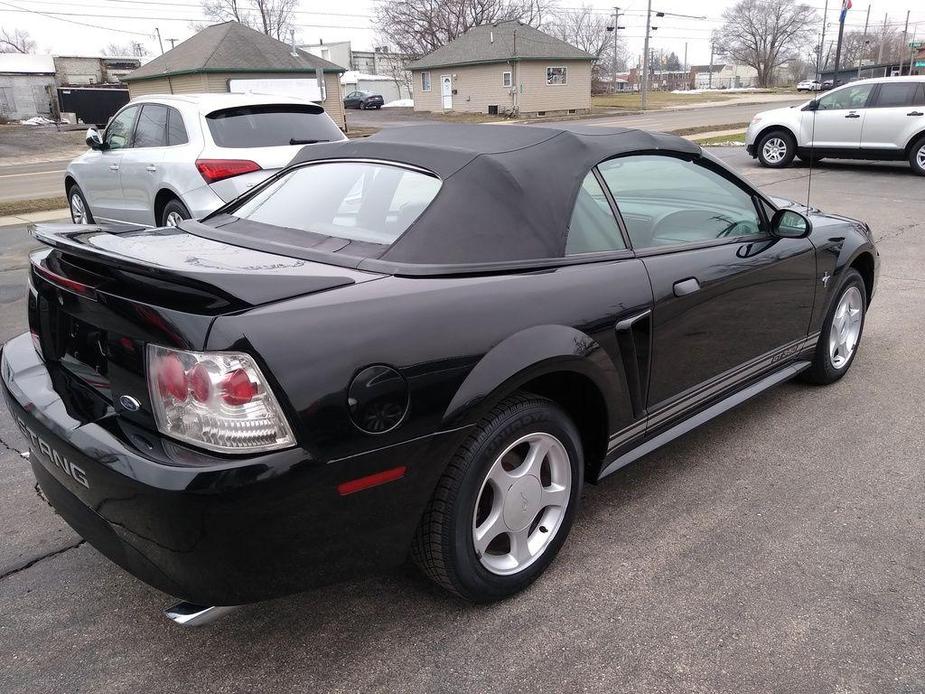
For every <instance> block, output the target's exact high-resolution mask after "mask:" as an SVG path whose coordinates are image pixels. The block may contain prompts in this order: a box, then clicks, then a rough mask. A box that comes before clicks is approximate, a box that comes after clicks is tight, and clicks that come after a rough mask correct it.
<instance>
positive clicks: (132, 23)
mask: <svg viewBox="0 0 925 694" xmlns="http://www.w3.org/2000/svg"><path fill="white" fill-rule="evenodd" d="M248 1H249V0H245V4H247V2H248ZM377 1H378V0H300V3H299V7H298V10H297V13H296V15H295V22H294V23H295V25H296V32H297V33H296V39H297V41H299V42H300V43H317V42H318V40H319V39H323V40H324V41H326V42H330V41H342V40H350V41H351V42H352V43H353V47H354V48H355V49H369V48H371V47H372V46H373V45H377V38H378V37H377V35H376V31H375V28H374V26H373V22H372V11H373V8H374V6H375V2H377ZM617 1H619V0H617ZM646 3H647V0H623V2H622V5H621V11H626V16H625V17H622V18H621V20H620V24H621V26H625V27H626V29H625V30H622V31H621V32H620V34H621V35H622V36H623V37H624V40H625V41H626V44H625V45H626V46H627V47H628V48H629V50H630V52H631V54H632V55H634V56H635V55H639V54H641V52H642V37H643V34H644V31H645V10H646ZM585 4H587V5H589V6H590V7H593V8H594V9H595V11H599V12H601V13H604V14H606V13H607V12H608V11H610V12H612V11H613V10H612V5H608V4H607V3H606V0H593V1H592V2H587V3H585V2H582V1H581V0H559V5H560V6H561V7H568V8H571V7H579V6H583V5H585ZM731 4H733V2H732V0H694V1H692V0H654V3H653V11H654V10H661V11H665V12H674V13H678V14H687V15H705V16H706V19H702V18H698V19H686V18H683V17H671V16H666V17H663V18H660V19H653V22H652V23H653V25H655V26H658V30H657V31H655V32H653V39H652V46H653V47H655V48H656V49H662V48H663V49H665V50H673V51H675V52H676V53H677V54H678V56H679V57H680V58H681V59H682V60H683V59H684V48H685V44H687V50H688V63H705V62H707V61H708V60H709V55H710V47H709V36H710V32H711V31H712V29H713V28H715V27H716V26H718V25H719V23H720V17H721V15H722V12H723V9H725V8H726V7H728V6H730V5H731ZM808 4H809V5H811V6H812V7H816V8H818V10H819V14H820V17H821V14H822V8H823V4H824V0H808ZM869 4H870V6H871V13H870V19H871V26H872V27H877V28H879V27H881V26H882V24H883V19H884V14H886V13H888V14H889V21H890V24H891V25H893V26H898V27H899V29H902V25H903V23H904V21H905V18H906V10H907V9H911V10H912V15H911V19H910V23H911V24H910V29H909V34H910V38H911V35H912V32H913V31H914V30H915V31H917V32H918V36H919V37H921V38H923V39H925V3H923V0H872V2H870V3H869ZM840 6H841V0H830V2H829V13H828V22H829V26H828V28H827V30H826V32H827V37H826V43H828V39H829V37H832V38H834V37H835V35H836V32H837V24H836V22H837V20H838V8H839V7H840ZM867 6H868V3H867V2H864V1H863V0H855V1H854V8H853V9H852V10H850V11H849V12H848V19H847V28H856V29H863V27H864V18H865V15H866V13H867ZM36 12H42V13H45V14H44V15H40V14H35V13H36ZM197 21H198V22H202V21H204V17H203V15H202V12H201V9H200V4H199V2H198V0H188V1H186V2H184V0H58V1H53V0H0V26H2V27H4V28H8V29H10V28H21V29H24V30H26V31H28V32H29V33H30V34H31V35H32V38H33V39H35V40H36V41H37V42H38V50H39V52H42V53H54V54H58V55H63V54H74V55H92V54H94V53H98V52H99V51H101V50H102V49H103V48H104V47H105V46H106V45H107V44H109V43H127V42H128V41H130V40H132V39H136V40H139V41H142V42H144V43H145V45H146V46H147V47H148V49H149V51H151V53H152V54H154V55H156V54H158V53H160V47H159V46H158V44H157V39H156V38H154V29H155V27H158V28H159V29H160V32H161V36H162V37H163V41H164V47H165V49H169V48H170V43H169V41H168V39H170V38H173V39H176V40H178V41H182V40H183V39H186V38H188V37H189V36H190V35H191V34H192V33H193V27H192V26H191V25H192V23H194V22H197ZM818 28H819V29H821V22H820V26H819V27H818ZM632 62H633V61H632V60H631V63H632Z"/></svg>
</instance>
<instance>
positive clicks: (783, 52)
mask: <svg viewBox="0 0 925 694" xmlns="http://www.w3.org/2000/svg"><path fill="white" fill-rule="evenodd" d="M815 26H817V18H816V11H815V10H814V9H812V8H811V7H809V6H808V5H804V4H801V3H797V2H796V0H739V1H738V2H737V3H736V4H735V5H733V6H732V7H729V8H727V9H726V10H724V11H723V26H722V27H720V29H719V30H718V32H717V39H716V43H717V47H721V48H722V53H723V55H725V56H726V57H727V58H729V59H731V60H734V61H736V62H738V63H741V64H743V65H748V66H750V67H753V68H755V70H756V71H757V72H758V86H759V87H769V86H771V85H772V83H773V82H774V74H775V71H776V70H777V68H779V67H780V66H782V65H784V64H785V63H787V62H788V61H789V60H790V59H792V58H795V57H798V55H799V53H800V51H801V49H803V48H804V47H805V46H806V45H807V43H808V42H809V41H811V40H812V33H813V28H814V27H815Z"/></svg>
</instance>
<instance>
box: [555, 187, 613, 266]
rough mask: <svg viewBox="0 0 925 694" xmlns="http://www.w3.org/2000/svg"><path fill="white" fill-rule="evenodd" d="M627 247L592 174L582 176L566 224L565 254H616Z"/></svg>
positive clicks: (602, 192)
mask: <svg viewBox="0 0 925 694" xmlns="http://www.w3.org/2000/svg"><path fill="white" fill-rule="evenodd" d="M624 248H626V244H625V243H624V242H623V235H622V234H621V233H620V227H619V225H618V224H617V220H616V218H615V217H614V216H613V210H611V209H610V203H609V202H607V197H606V196H605V195H604V191H603V189H602V188H601V185H600V183H598V182H597V178H596V177H595V176H594V172H591V173H589V174H588V175H587V176H585V180H584V181H582V183H581V188H579V189H578V196H577V197H576V198H575V207H574V208H573V209H572V218H571V221H569V225H568V239H567V240H566V243H565V254H566V255H578V254H580V253H596V252H600V251H619V250H623V249H624Z"/></svg>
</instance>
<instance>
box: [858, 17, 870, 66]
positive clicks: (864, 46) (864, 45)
mask: <svg viewBox="0 0 925 694" xmlns="http://www.w3.org/2000/svg"><path fill="white" fill-rule="evenodd" d="M869 24H870V3H868V5H867V19H865V20H864V38H863V39H861V50H860V52H859V53H858V79H861V60H862V59H863V58H864V49H865V48H866V46H867V26H868V25H869Z"/></svg>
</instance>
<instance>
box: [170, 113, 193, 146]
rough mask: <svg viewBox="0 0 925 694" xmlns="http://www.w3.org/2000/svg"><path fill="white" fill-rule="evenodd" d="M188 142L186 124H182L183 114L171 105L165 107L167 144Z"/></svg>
mask: <svg viewBox="0 0 925 694" xmlns="http://www.w3.org/2000/svg"><path fill="white" fill-rule="evenodd" d="M187 142H189V136H188V135H187V134H186V126H184V125H183V116H181V115H180V112H179V111H178V110H177V109H175V108H173V107H171V106H168V107H167V144H168V145H169V146H171V147H172V146H173V145H185V144H186V143H187Z"/></svg>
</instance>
